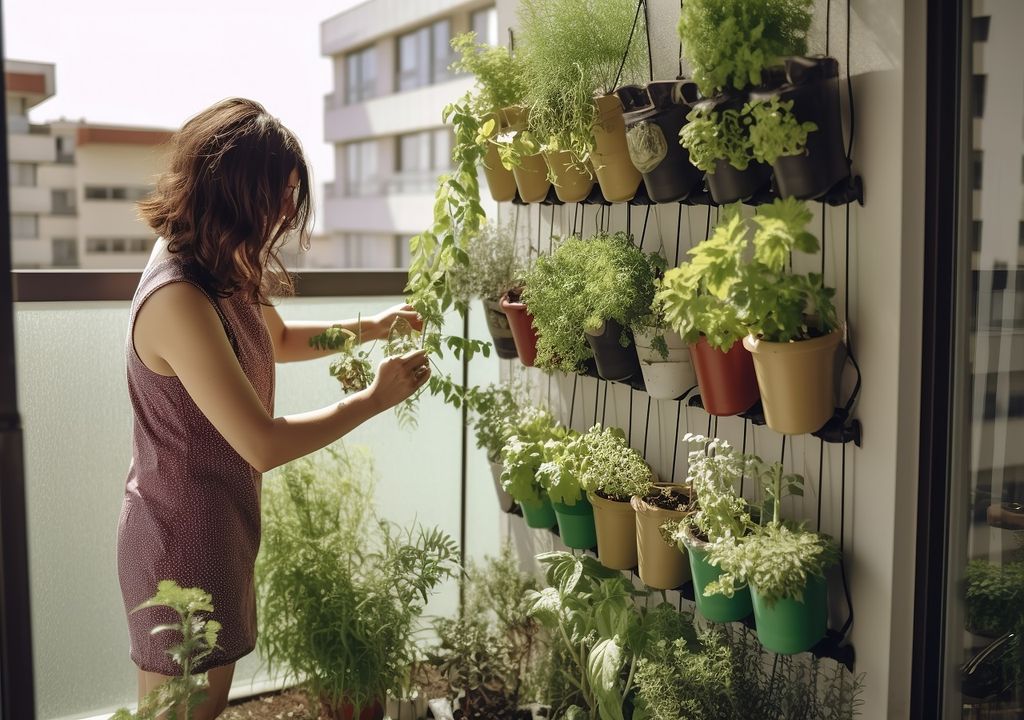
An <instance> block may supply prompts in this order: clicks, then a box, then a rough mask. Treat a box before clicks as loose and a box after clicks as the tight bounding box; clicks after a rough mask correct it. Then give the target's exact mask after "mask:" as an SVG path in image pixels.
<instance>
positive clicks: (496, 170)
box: [484, 113, 516, 202]
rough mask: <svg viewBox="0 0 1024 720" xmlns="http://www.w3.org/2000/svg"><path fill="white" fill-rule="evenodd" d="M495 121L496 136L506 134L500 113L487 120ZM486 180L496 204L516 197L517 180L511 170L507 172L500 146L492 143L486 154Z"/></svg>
mask: <svg viewBox="0 0 1024 720" xmlns="http://www.w3.org/2000/svg"><path fill="white" fill-rule="evenodd" d="M490 119H494V121H495V128H494V133H493V134H492V137H493V136H494V135H498V134H500V133H503V132H505V131H506V130H507V129H508V128H507V127H506V124H505V121H504V120H503V119H502V118H501V115H500V113H494V114H492V115H489V116H488V117H487V118H485V120H490ZM484 178H485V179H486V180H487V188H488V189H489V190H490V191H491V197H492V198H494V200H495V201H496V202H509V201H510V200H512V198H514V197H515V196H516V179H515V176H514V175H513V174H512V171H511V170H506V169H505V166H504V165H502V164H501V158H500V157H499V156H498V146H497V145H495V144H494V143H493V142H492V141H490V140H488V141H487V151H486V152H485V153H484Z"/></svg>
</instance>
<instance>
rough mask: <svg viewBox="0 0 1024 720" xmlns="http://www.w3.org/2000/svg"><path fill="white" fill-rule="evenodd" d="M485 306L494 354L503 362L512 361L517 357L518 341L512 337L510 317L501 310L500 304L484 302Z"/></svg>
mask: <svg viewBox="0 0 1024 720" xmlns="http://www.w3.org/2000/svg"><path fill="white" fill-rule="evenodd" d="M483 304H484V318H486V320H487V329H488V331H490V333H491V340H492V341H493V343H494V353H495V354H496V355H497V356H498V357H500V358H501V359H502V360H511V359H512V358H514V357H516V341H515V339H514V338H513V337H512V329H511V328H510V327H509V325H508V316H507V315H506V314H505V311H504V310H502V309H501V303H500V302H494V301H493V300H484V301H483Z"/></svg>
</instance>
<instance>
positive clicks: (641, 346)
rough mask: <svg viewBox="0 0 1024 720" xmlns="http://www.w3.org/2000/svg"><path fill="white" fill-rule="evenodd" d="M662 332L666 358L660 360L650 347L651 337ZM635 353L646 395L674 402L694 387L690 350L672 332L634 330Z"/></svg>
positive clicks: (644, 329) (675, 333) (695, 378)
mask: <svg viewBox="0 0 1024 720" xmlns="http://www.w3.org/2000/svg"><path fill="white" fill-rule="evenodd" d="M659 332H661V334H662V336H663V337H664V338H665V344H666V345H667V346H668V357H667V358H663V357H662V356H661V353H660V352H658V351H657V350H656V349H655V348H654V347H653V345H652V342H653V339H654V337H655V336H656V335H657V334H658V333H659ZM633 339H634V340H635V341H636V354H637V357H638V358H639V360H640V372H641V373H643V376H644V385H645V386H646V388H647V394H648V395H650V396H651V397H652V398H654V399H655V400H675V399H676V398H678V397H679V396H680V395H682V394H683V393H684V392H686V391H687V390H689V389H690V388H692V387H693V386H694V385H696V384H697V375H696V374H695V373H694V372H693V363H692V362H691V361H690V350H689V348H688V347H687V346H686V343H685V342H683V339H682V338H681V337H680V336H679V333H677V332H675V331H673V330H664V331H659V330H655V329H654V328H636V329H635V330H634V331H633Z"/></svg>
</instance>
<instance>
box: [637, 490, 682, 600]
mask: <svg viewBox="0 0 1024 720" xmlns="http://www.w3.org/2000/svg"><path fill="white" fill-rule="evenodd" d="M655 487H658V488H665V487H668V488H677V489H679V488H680V486H679V485H673V484H672V483H657V484H656V485H655ZM630 504H631V505H632V506H633V510H635V511H636V548H637V558H638V560H639V565H640V579H641V580H643V581H644V584H645V585H647V587H652V588H655V589H657V590H671V589H673V588H677V587H679V586H680V585H682V584H683V583H684V582H686V581H687V580H689V579H690V561H689V558H687V556H686V555H684V554H683V553H682V552H680V550H679V547H678V546H677V545H675V543H667V542H665V539H664V538H663V537H662V536H661V526H662V525H664V524H665V523H667V522H669V521H672V520H682V519H683V518H684V517H685V516H686V513H685V512H682V511H679V510H665V509H663V508H660V507H657V506H656V505H649V504H648V503H647V502H646V501H644V499H643V498H639V497H634V498H633V499H632V500H631V501H630Z"/></svg>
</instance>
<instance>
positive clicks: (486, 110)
mask: <svg viewBox="0 0 1024 720" xmlns="http://www.w3.org/2000/svg"><path fill="white" fill-rule="evenodd" d="M451 45H452V48H454V49H455V51H456V52H457V53H458V54H459V58H458V59H457V60H456V61H455V62H454V63H452V68H451V69H452V70H453V71H455V72H462V73H467V74H469V75H472V76H473V77H474V79H475V80H476V84H475V86H474V88H473V90H471V91H469V92H468V93H467V94H466V95H465V97H464V98H463V100H462V104H463V105H464V106H465V107H466V108H468V109H469V112H468V113H459V114H457V115H456V121H457V122H462V123H468V124H469V125H471V126H469V127H465V128H463V129H464V130H465V132H458V133H456V136H457V137H458V138H463V139H466V140H470V139H472V142H473V143H474V144H475V145H476V146H477V148H478V152H479V153H480V155H481V164H482V165H483V169H484V177H486V178H487V185H488V188H489V189H490V191H491V197H492V198H494V200H496V201H497V202H507V201H509V200H512V199H513V198H514V197H515V194H516V183H515V178H514V177H513V175H512V172H511V171H510V170H508V169H507V168H505V167H504V166H503V165H502V163H501V160H500V158H499V157H498V146H497V144H496V143H495V138H496V137H497V136H498V135H500V134H501V133H503V132H506V131H507V126H506V124H505V122H506V121H505V119H504V117H503V115H502V114H501V112H500V111H501V109H502V108H505V107H508V106H510V105H519V104H521V103H522V100H523V96H524V94H525V91H526V81H525V78H524V77H523V70H522V66H521V64H520V63H519V62H518V59H517V58H516V57H515V56H513V55H512V53H510V52H509V51H508V49H507V48H504V47H500V46H499V47H492V46H490V45H482V44H478V43H477V42H476V35H475V33H463V34H461V35H456V36H455V37H454V38H452V42H451Z"/></svg>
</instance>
